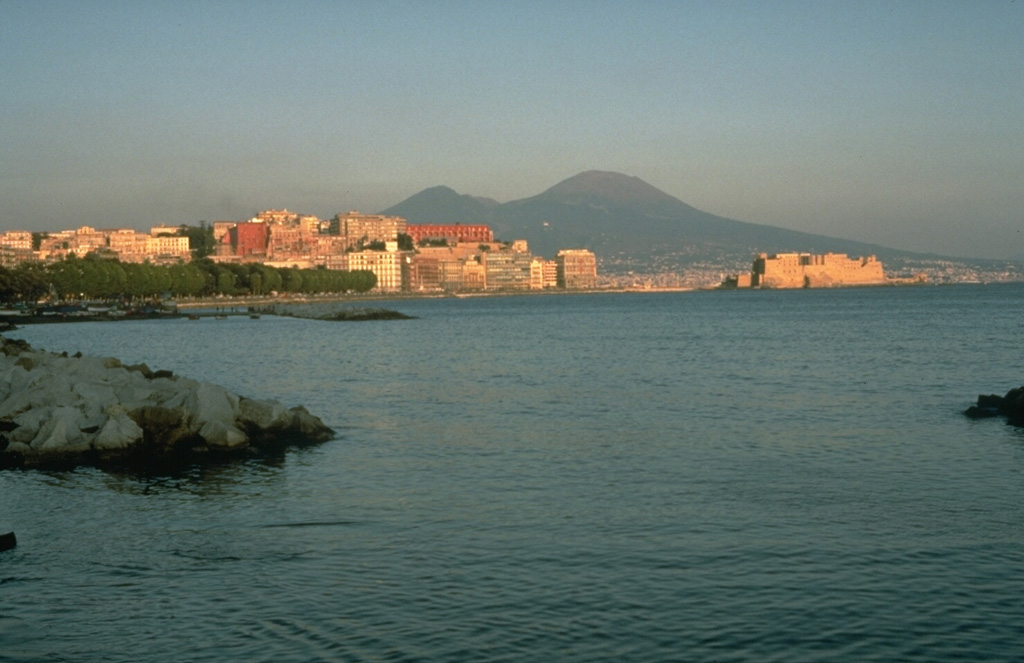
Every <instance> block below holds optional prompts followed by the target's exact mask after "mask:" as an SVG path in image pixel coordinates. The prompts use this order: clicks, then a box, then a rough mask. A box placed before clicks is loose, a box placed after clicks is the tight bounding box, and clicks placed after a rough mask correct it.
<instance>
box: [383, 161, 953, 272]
mask: <svg viewBox="0 0 1024 663" xmlns="http://www.w3.org/2000/svg"><path fill="white" fill-rule="evenodd" d="M482 200H490V199H480V198H476V197H474V196H470V195H466V194H459V193H457V192H456V191H455V190H454V189H451V188H450V187H446V186H435V187H430V188H428V189H424V190H423V191H421V192H420V193H417V194H415V195H413V196H411V197H409V198H407V199H405V200H404V201H402V202H400V203H398V204H397V205H394V206H392V207H389V208H388V209H386V210H384V211H383V212H382V213H383V214H388V215H396V216H402V217H403V218H405V219H406V220H407V221H408V222H409V223H465V224H487V225H489V226H491V228H492V229H493V230H494V234H495V237H496V238H500V239H504V240H512V239H525V240H527V242H528V243H529V246H530V249H531V251H532V252H533V253H534V254H535V255H542V256H548V257H550V256H553V255H554V254H555V253H556V252H557V251H558V250H559V249H565V248H586V249H590V250H591V251H594V253H595V254H597V256H598V259H599V261H600V262H601V265H602V270H603V271H605V272H609V273H627V272H633V271H638V270H640V268H642V267H647V269H644V270H643V271H658V272H664V271H681V270H688V269H693V268H695V266H697V265H714V266H716V267H718V268H721V269H723V270H733V269H736V270H743V269H749V266H750V261H751V259H752V258H753V256H754V255H756V254H757V253H762V252H764V253H787V252H806V253H827V252H834V253H846V254H848V255H851V256H866V255H875V256H877V257H879V258H880V259H882V260H883V261H887V267H888V266H889V264H888V263H893V262H900V261H910V262H913V261H914V260H917V261H920V260H926V259H933V260H934V259H940V258H942V256H937V255H935V254H927V253H915V252H911V251H902V250H898V249H891V248H888V247H885V246H882V245H879V244H873V243H868V242H859V241H855V240H847V239H840V238H836V237H828V236H825V235H817V234H813V233H807V232H802V231H797V230H789V229H785V228H779V227H776V226H769V225H765V224H757V223H751V222H747V221H738V220H735V219H729V218H726V217H721V216H717V215H715V214H711V213H709V212H705V211H703V210H699V209H697V208H695V207H692V206H690V205H688V204H687V203H685V202H683V201H682V200H680V199H678V198H676V197H674V196H672V195H670V194H668V193H665V192H664V191H661V190H660V189H658V188H656V187H654V186H652V185H650V184H648V183H647V182H644V181H643V180H642V179H640V178H638V177H633V176H629V175H624V174H621V173H616V172H611V171H601V170H588V171H584V172H582V173H579V174H577V175H574V176H572V177H569V178H567V179H565V180H562V181H561V182H558V183H557V184H555V185H554V186H551V187H549V188H548V189H545V190H544V191H542V192H540V193H539V194H536V195H534V196H530V197H527V198H521V199H517V200H512V201H508V202H505V203H498V202H497V201H492V202H493V204H486V203H484V202H482Z"/></svg>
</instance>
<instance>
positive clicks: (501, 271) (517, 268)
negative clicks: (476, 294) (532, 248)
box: [480, 251, 533, 290]
mask: <svg viewBox="0 0 1024 663" xmlns="http://www.w3.org/2000/svg"><path fill="white" fill-rule="evenodd" d="M532 262H533V256H531V255H530V254H529V253H519V252H517V251H482V252H481V253H480V264H481V265H483V267H484V272H485V274H486V278H487V289H488V290H528V289H529V288H530V270H531V263H532Z"/></svg>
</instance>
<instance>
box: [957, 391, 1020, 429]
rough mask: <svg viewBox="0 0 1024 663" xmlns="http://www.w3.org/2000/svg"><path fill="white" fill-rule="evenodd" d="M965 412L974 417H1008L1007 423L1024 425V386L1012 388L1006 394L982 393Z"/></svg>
mask: <svg viewBox="0 0 1024 663" xmlns="http://www.w3.org/2000/svg"><path fill="white" fill-rule="evenodd" d="M964 414H965V415H967V416H968V417H970V418H972V419H984V418H987V417H1006V423H1008V424H1011V425H1013V426H1024V387H1017V388H1015V389H1011V390H1010V391H1008V392H1006V395H1005V396H999V395H997V394H988V395H986V394H982V395H980V396H978V402H977V403H976V404H975V405H972V406H970V407H969V408H967V410H966V411H965V412H964Z"/></svg>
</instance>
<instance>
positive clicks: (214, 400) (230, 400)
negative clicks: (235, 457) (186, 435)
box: [185, 382, 238, 430]
mask: <svg viewBox="0 0 1024 663" xmlns="http://www.w3.org/2000/svg"><path fill="white" fill-rule="evenodd" d="M237 406H238V397H237V396H235V395H234V394H232V393H230V392H229V391H228V390H227V389H225V388H224V387H219V386H217V385H215V384H210V383H209V382H200V383H199V384H198V386H197V387H196V389H195V390H194V391H192V390H190V391H189V394H188V397H187V398H186V399H185V409H186V411H188V413H189V421H190V422H191V428H192V429H193V430H199V429H200V428H202V426H203V425H204V424H206V423H208V422H211V421H219V422H222V423H224V424H227V425H229V426H232V424H234V422H235V414H236V412H237V409H236V408H237ZM232 427H233V426H232Z"/></svg>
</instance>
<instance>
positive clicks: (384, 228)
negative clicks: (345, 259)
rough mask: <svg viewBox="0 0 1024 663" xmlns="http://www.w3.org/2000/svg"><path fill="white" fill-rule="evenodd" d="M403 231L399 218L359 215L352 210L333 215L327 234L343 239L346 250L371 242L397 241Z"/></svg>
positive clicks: (404, 224)
mask: <svg viewBox="0 0 1024 663" xmlns="http://www.w3.org/2000/svg"><path fill="white" fill-rule="evenodd" d="M405 231H406V223H405V219H403V218H402V217H400V216H384V215H381V214H360V213H359V212H358V211H355V210H352V211H350V212H348V213H345V214H342V213H338V214H336V215H334V218H333V219H331V224H330V230H329V234H331V235H337V236H338V237H344V238H345V245H346V248H357V247H360V246H363V245H366V244H369V243H371V242H394V241H397V240H398V235H399V233H405Z"/></svg>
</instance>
